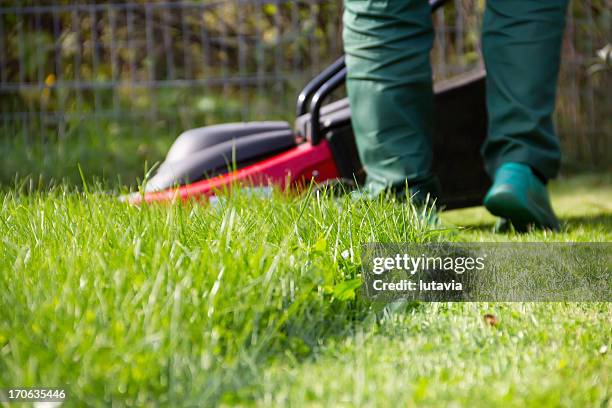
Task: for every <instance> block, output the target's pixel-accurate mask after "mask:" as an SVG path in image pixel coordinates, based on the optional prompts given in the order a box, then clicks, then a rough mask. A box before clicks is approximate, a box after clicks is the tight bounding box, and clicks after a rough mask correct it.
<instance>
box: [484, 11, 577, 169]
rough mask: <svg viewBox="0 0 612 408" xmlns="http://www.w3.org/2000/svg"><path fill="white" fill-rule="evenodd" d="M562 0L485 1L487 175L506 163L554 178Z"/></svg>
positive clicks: (556, 161) (556, 162)
mask: <svg viewBox="0 0 612 408" xmlns="http://www.w3.org/2000/svg"><path fill="white" fill-rule="evenodd" d="M567 3H568V1H567V0H546V1H540V0H487V8H486V11H485V16H484V24H483V41H482V46H483V54H484V59H485V65H486V68H487V108H488V113H489V136H488V138H487V140H486V142H485V144H484V146H483V149H482V152H483V156H484V160H485V163H486V166H487V170H488V172H489V174H490V175H491V176H493V175H494V174H495V171H496V170H497V169H498V168H499V166H500V165H502V164H503V163H507V162H518V163H524V164H527V165H529V166H530V167H532V168H533V169H534V170H535V172H536V173H537V174H538V176H540V177H541V178H543V179H545V180H547V179H551V178H554V177H555V176H556V175H557V172H558V170H559V162H560V156H561V153H560V150H559V141H558V139H557V135H556V133H555V129H554V126H553V121H552V114H553V111H554V108H555V94H556V88H557V77H558V72H559V64H560V59H561V42H562V39H563V31H564V28H565V13H566V9H567Z"/></svg>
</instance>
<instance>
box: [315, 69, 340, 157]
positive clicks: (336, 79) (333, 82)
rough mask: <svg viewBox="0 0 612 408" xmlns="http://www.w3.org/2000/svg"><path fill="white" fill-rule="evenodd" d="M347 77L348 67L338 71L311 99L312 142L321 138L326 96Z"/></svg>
mask: <svg viewBox="0 0 612 408" xmlns="http://www.w3.org/2000/svg"><path fill="white" fill-rule="evenodd" d="M345 79H346V67H343V68H342V69H341V70H340V71H338V72H337V73H336V74H335V75H334V76H333V77H331V79H330V80H329V81H327V82H325V83H324V84H323V86H321V87H320V88H319V89H318V90H317V92H315V94H314V95H313V97H312V99H311V100H310V143H311V144H313V145H316V144H317V143H319V140H320V138H321V135H320V134H321V126H320V123H319V120H320V116H321V105H323V101H324V100H325V98H326V97H327V96H328V95H329V94H330V93H332V92H333V91H334V90H336V88H338V87H339V86H340V85H341V84H343V83H344V81H345Z"/></svg>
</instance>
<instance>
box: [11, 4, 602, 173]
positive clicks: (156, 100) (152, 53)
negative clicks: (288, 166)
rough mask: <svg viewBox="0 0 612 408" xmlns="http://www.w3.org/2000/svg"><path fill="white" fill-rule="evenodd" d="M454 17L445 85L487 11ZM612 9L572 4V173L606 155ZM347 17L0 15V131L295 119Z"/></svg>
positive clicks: (41, 7)
mask: <svg viewBox="0 0 612 408" xmlns="http://www.w3.org/2000/svg"><path fill="white" fill-rule="evenodd" d="M451 3H453V4H451V7H446V8H443V9H442V10H440V11H438V12H437V13H436V14H435V15H434V23H435V25H436V28H437V37H436V43H435V49H434V51H433V52H432V62H433V65H434V71H435V73H436V77H438V78H442V77H448V76H452V75H454V74H456V73H460V72H462V71H465V70H468V69H470V68H472V67H474V66H475V65H478V64H479V63H480V53H479V30H478V27H479V24H480V14H481V11H482V7H483V4H482V2H481V1H478V0H454V1H453V2H451ZM609 5H610V4H609V1H608V0H603V1H597V0H586V1H580V2H578V1H576V2H574V3H573V4H572V6H571V10H570V13H569V15H568V29H567V39H566V41H565V44H564V55H565V60H564V65H563V71H562V74H561V86H560V98H559V104H558V105H559V113H558V118H557V119H558V120H557V122H558V125H559V127H560V130H561V134H562V138H563V141H564V144H565V146H566V150H569V151H571V152H572V154H573V156H571V157H574V160H576V161H580V160H583V161H584V160H587V159H588V160H591V161H592V160H595V161H599V162H601V161H602V160H605V159H606V157H607V156H606V152H607V150H608V148H609V143H610V140H609V139H610V120H609V118H608V116H607V114H608V113H609V112H610V99H611V97H610V92H609V91H608V90H609V89H610V87H609V85H610V69H609V66H605V63H604V67H603V69H601V70H593V69H591V68H592V66H593V65H594V64H597V61H596V60H597V51H598V50H599V49H601V48H603V47H604V46H605V45H606V43H607V41H609V39H610V35H611V33H610V19H611V17H610V8H609ZM341 14H342V4H341V1H338V0H333V1H332V0H329V1H328V0H309V1H295V0H274V1H264V0H228V1H216V2H215V1H207V2H203V1H198V2H195V1H175V2H164V1H139V2H136V1H133V2H124V3H105V2H104V3H103V2H98V3H79V2H61V1H51V2H34V1H22V2H7V1H4V2H0V122H1V123H0V126H1V128H0V129H1V130H0V131H1V132H2V134H3V135H4V136H5V137H11V138H14V137H23V138H24V139H25V140H27V141H28V142H30V141H33V140H34V139H40V138H42V139H45V138H46V139H48V138H50V137H53V136H54V135H55V136H57V137H59V138H62V137H65V135H66V132H67V129H70V128H71V127H74V126H75V125H76V124H78V123H82V122H83V121H133V122H135V123H143V122H142V121H143V120H147V121H148V120H151V121H158V120H165V121H170V122H173V123H175V124H176V126H177V127H178V128H188V127H193V126H200V125H207V124H211V123H216V122H220V121H228V120H251V119H261V118H274V117H279V118H286V119H289V118H290V117H291V114H292V112H293V102H294V101H293V98H294V97H295V96H296V95H297V92H298V91H299V88H300V87H301V86H302V85H304V84H305V83H306V81H307V80H308V78H310V77H311V76H313V75H315V74H316V73H317V72H318V71H320V70H321V69H322V68H323V67H324V66H325V65H326V64H327V63H329V62H331V61H332V60H334V59H335V58H336V57H337V56H338V55H340V54H341V52H342V42H341ZM71 137H72V136H71ZM76 137H78V135H77V136H76Z"/></svg>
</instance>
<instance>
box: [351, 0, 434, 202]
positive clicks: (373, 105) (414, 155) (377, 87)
mask: <svg viewBox="0 0 612 408" xmlns="http://www.w3.org/2000/svg"><path fill="white" fill-rule="evenodd" d="M433 36H434V34H433V26H432V20H431V16H430V10H429V5H428V3H427V1H426V0H345V11H344V32H343V39H344V48H345V54H346V66H347V69H348V75H347V90H348V96H349V100H350V104H351V110H352V124H353V128H354V132H355V136H356V142H357V148H358V150H359V155H360V158H361V161H362V163H363V165H364V168H365V170H366V173H367V183H366V189H367V190H369V191H370V193H373V194H377V193H378V192H380V191H381V190H383V189H385V188H387V187H395V188H398V189H400V190H401V188H402V187H403V186H405V183H406V182H408V183H409V185H417V184H421V185H427V184H429V185H435V183H432V182H431V179H432V174H431V167H432V119H433V118H432V114H433V91H432V79H431V66H430V61H429V52H430V50H431V47H432V45H433ZM411 188H412V187H411ZM428 188H429V189H431V188H430V187H428ZM431 192H432V193H434V194H435V192H434V191H431Z"/></svg>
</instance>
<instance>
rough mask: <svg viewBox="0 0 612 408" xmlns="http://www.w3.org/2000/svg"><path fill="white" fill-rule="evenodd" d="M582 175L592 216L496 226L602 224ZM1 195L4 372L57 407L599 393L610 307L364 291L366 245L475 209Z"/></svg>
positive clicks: (461, 235) (90, 191)
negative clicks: (44, 390) (431, 213)
mask: <svg viewBox="0 0 612 408" xmlns="http://www.w3.org/2000/svg"><path fill="white" fill-rule="evenodd" d="M582 184H583V187H582V188H583V189H584V188H587V190H588V189H591V191H592V194H591V196H590V197H595V198H594V199H595V200H596V201H595V202H597V203H600V207H599V209H598V207H593V208H594V209H592V208H591V207H588V206H587V204H588V203H589V201H588V200H589V198H587V201H582V208H587V211H586V212H583V213H582V214H583V215H584V216H585V217H593V220H592V223H591V224H589V223H588V222H584V221H583V222H577V221H576V220H575V219H574V218H571V217H570V218H564V220H565V230H564V231H563V232H561V233H558V234H553V235H550V234H548V235H547V234H544V233H534V234H531V235H527V236H515V235H505V236H501V238H498V239H510V240H517V239H518V240H522V239H531V240H572V239H574V238H575V239H589V238H590V239H593V240H610V229H609V226H610V223H609V222H610V214H612V211H611V210H610V209H609V208H608V207H605V208H604V210H602V209H601V205H604V206H605V205H607V204H605V202H603V201H602V200H603V199H604V198H606V197H607V198H608V199H609V198H610V197H612V190H611V189H610V188H609V187H606V186H603V187H600V188H598V189H593V188H592V186H593V184H592V183H591V184H590V187H589V185H587V184H586V183H582ZM584 185H587V187H584ZM581 191H583V192H585V191H586V190H581ZM574 192H575V190H574ZM574 192H572V194H571V195H568V194H566V193H563V192H562V193H563V194H565V195H562V196H561V198H563V199H569V200H570V201H569V202H570V204H568V206H567V207H566V210H567V209H571V208H573V206H572V205H571V198H572V197H573V196H574ZM586 196H587V195H586V193H585V194H583V196H582V198H585V197H586ZM556 200H557V201H556V202H559V201H558V200H559V198H556ZM585 203H586V204H585ZM602 203H603V204H602ZM0 206H1V208H0V387H8V386H21V387H23V386H42V387H56V386H57V387H65V388H66V389H67V391H68V394H69V399H68V401H67V403H66V406H83V405H93V406H105V405H110V404H113V405H117V406H123V405H128V406H146V405H170V406H176V405H186V406H209V405H213V404H221V405H235V404H239V405H259V406H271V405H278V406H286V405H288V404H289V405H296V406H301V405H315V406H324V405H329V406H337V405H349V406H353V405H364V404H365V405H387V406H396V405H397V404H400V405H415V404H422V405H425V406H432V405H437V406H444V405H448V404H449V403H451V402H454V403H459V404H463V405H468V404H469V405H475V406H490V405H491V404H494V405H504V406H507V405H511V406H512V405H513V406H523V405H532V406H558V405H566V406H576V405H582V406H585V405H588V406H605V405H606V404H607V403H608V402H606V401H609V400H610V389H611V385H612V383H611V381H610V378H609V372H611V371H612V370H611V368H612V364H611V363H610V359H609V351H607V348H609V347H610V326H609V323H610V319H611V318H612V309H611V308H610V306H609V303H594V304H554V303H552V304H521V303H517V304H494V303H491V304H486V303H482V304H444V303H434V304H417V303H411V304H402V303H396V304H391V305H388V306H387V307H385V308H383V309H380V308H376V307H374V306H373V305H370V304H368V303H367V302H365V301H364V300H363V299H362V298H361V296H360V294H359V293H358V288H357V285H356V282H357V281H356V279H357V278H358V270H359V265H360V260H359V245H360V244H361V243H364V242H370V241H380V242H424V241H429V240H457V239H465V237H466V236H469V234H473V235H472V236H471V237H472V238H471V239H478V240H488V239H491V237H493V236H492V235H490V234H489V233H488V232H487V231H488V229H489V228H490V227H491V225H490V223H489V221H488V220H487V219H484V218H478V216H477V215H475V214H472V215H470V216H466V215H465V214H463V215H462V213H451V214H448V215H444V216H443V218H444V219H445V223H444V225H445V226H442V227H440V228H432V227H431V226H430V225H428V224H427V223H426V222H424V220H423V219H422V218H419V217H417V216H415V213H414V211H413V209H412V208H411V207H410V206H406V205H403V204H400V203H395V202H385V201H382V200H381V201H377V202H372V203H366V202H353V201H351V200H349V199H347V198H343V199H331V198H329V197H324V196H321V195H317V194H315V193H314V192H310V193H309V194H308V193H307V194H305V195H303V196H300V197H297V196H288V195H283V194H280V193H279V194H274V195H273V197H271V198H262V197H256V196H253V195H252V194H247V193H241V192H239V191H234V193H233V194H232V195H229V196H227V197H224V198H223V199H222V200H220V201H219V202H218V203H217V204H216V205H198V204H195V203H186V204H176V205H151V206H143V207H133V206H129V205H126V204H124V203H120V202H118V200H117V199H116V197H115V196H114V195H110V194H106V193H103V192H101V191H100V190H99V189H97V188H94V187H91V186H90V187H88V188H86V189H85V192H78V191H75V190H74V189H72V190H71V189H69V188H65V187H56V188H53V189H51V190H50V191H47V192H28V191H20V190H15V189H13V190H11V191H8V192H5V193H4V194H3V195H2V196H0ZM606 208H607V209H606ZM574 210H575V208H574ZM591 210H592V211H591ZM564 211H565V210H564ZM589 211H590V212H589ZM563 214H565V213H563V212H562V215H563ZM572 214H573V213H572ZM578 214H580V213H578ZM585 214H586V215H585ZM572 217H573V215H572ZM598 217H600V218H598ZM601 217H603V218H601ZM602 219H603V220H607V221H601V220H602ZM457 220H460V222H461V227H462V228H465V227H467V228H468V229H467V230H465V229H461V228H459V227H453V226H450V225H451V223H452V222H455V223H456V222H457ZM470 220H471V221H470ZM483 220H484V221H483ZM470 222H474V223H472V224H470ZM606 223H607V224H606ZM580 226H582V229H581V227H580ZM466 234H467V235H466ZM484 313H495V314H496V315H497V316H498V319H499V322H500V323H499V325H498V326H496V327H490V326H487V325H485V324H484V323H483V322H482V315H483V314H484Z"/></svg>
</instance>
